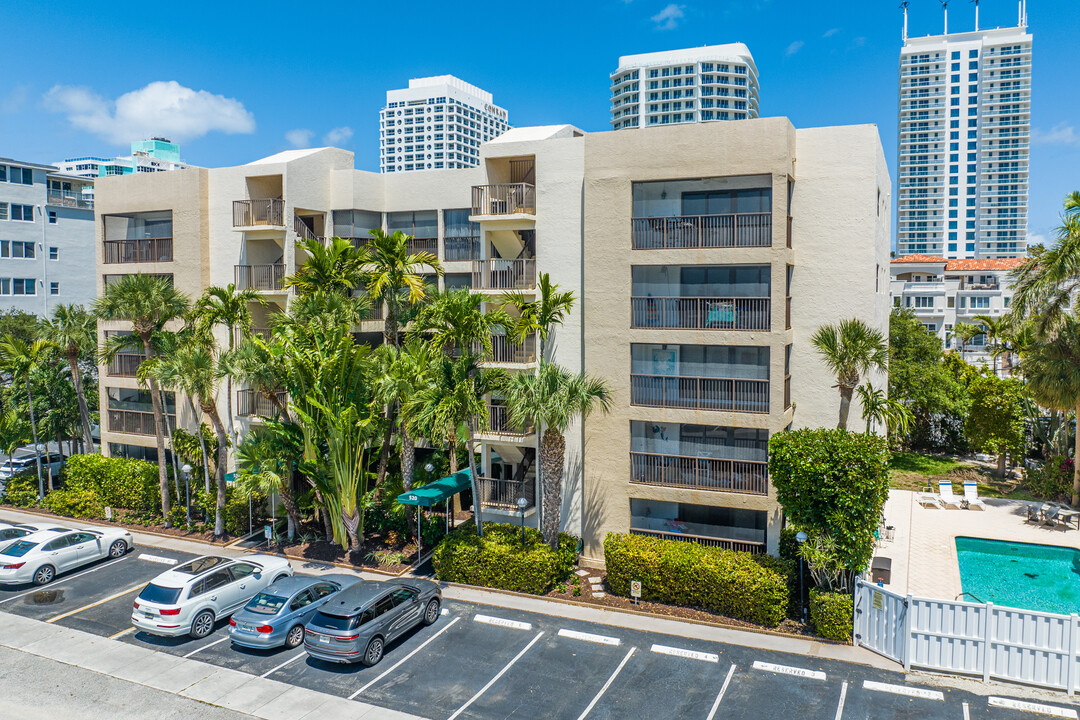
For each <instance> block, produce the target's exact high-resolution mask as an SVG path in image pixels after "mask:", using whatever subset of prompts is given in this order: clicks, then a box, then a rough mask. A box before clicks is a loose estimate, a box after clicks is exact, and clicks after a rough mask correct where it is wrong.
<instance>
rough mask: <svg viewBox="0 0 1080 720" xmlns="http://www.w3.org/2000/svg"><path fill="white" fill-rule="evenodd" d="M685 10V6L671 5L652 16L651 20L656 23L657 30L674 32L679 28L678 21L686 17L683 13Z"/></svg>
mask: <svg viewBox="0 0 1080 720" xmlns="http://www.w3.org/2000/svg"><path fill="white" fill-rule="evenodd" d="M685 9H686V6H685V5H676V4H675V3H671V4H670V5H668V6H667V7H665V8H664V9H663V10H661V11H660V12H658V13H656V14H655V15H653V16H652V18H651V19H652V21H653V22H654V23H656V29H657V30H674V29H675V28H677V27H679V21H680V20H682V19H683V18H684V17H686V14H685V13H684V12H683V10H685Z"/></svg>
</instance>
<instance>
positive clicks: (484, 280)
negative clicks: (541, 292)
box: [472, 258, 536, 290]
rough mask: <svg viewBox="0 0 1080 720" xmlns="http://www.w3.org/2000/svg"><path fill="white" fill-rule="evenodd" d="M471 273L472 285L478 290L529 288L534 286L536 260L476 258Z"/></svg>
mask: <svg viewBox="0 0 1080 720" xmlns="http://www.w3.org/2000/svg"><path fill="white" fill-rule="evenodd" d="M472 275H473V276H472V286H473V288H476V289H479V290H529V289H532V288H535V287H536V261H535V260H502V259H498V258H493V259H488V260H477V261H475V262H473V271H472Z"/></svg>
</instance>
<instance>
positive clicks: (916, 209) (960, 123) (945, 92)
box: [897, 0, 1031, 258]
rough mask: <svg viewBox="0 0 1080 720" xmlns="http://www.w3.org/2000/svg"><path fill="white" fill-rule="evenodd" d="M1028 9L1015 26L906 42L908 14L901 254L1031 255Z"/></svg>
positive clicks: (900, 146) (902, 53) (901, 156)
mask: <svg viewBox="0 0 1080 720" xmlns="http://www.w3.org/2000/svg"><path fill="white" fill-rule="evenodd" d="M1025 10H1026V9H1025V7H1024V3H1023V1H1022V0H1021V2H1020V4H1019V13H1018V15H1019V17H1018V24H1017V26H1016V27H1011V28H997V29H993V30H978V29H976V30H974V31H972V32H959V33H951V34H945V35H931V36H928V37H920V38H909V37H907V11H906V8H905V17H904V27H905V30H904V46H903V49H902V50H901V51H900V123H899V125H900V138H899V144H898V155H899V162H898V168H899V193H898V195H897V197H898V217H897V221H898V222H897V254H898V255H901V256H903V255H911V254H923V255H936V256H943V257H946V258H1007V257H1022V256H1024V255H1025V254H1026V252H1027V241H1026V237H1027V200H1028V141H1029V135H1030V129H1031V35H1030V34H1029V33H1028V32H1027V18H1026V11H1025ZM976 11H977V8H976ZM977 27H978V16H977V15H976V28H977Z"/></svg>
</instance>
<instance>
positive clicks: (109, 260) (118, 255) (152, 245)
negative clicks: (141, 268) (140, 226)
mask: <svg viewBox="0 0 1080 720" xmlns="http://www.w3.org/2000/svg"><path fill="white" fill-rule="evenodd" d="M101 244H102V249H103V253H102V254H103V256H104V257H103V261H104V262H105V263H106V264H107V265H113V264H116V263H156V262H172V259H173V241H172V238H143V239H140V240H105V241H103V242H102V243H101Z"/></svg>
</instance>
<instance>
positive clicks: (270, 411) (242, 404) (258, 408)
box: [236, 390, 288, 418]
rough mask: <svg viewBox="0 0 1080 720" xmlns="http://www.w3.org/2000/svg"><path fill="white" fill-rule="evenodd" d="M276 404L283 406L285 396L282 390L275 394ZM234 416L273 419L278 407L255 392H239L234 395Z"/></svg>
mask: <svg viewBox="0 0 1080 720" xmlns="http://www.w3.org/2000/svg"><path fill="white" fill-rule="evenodd" d="M275 395H276V396H277V399H278V402H280V403H281V404H282V405H284V404H285V403H286V402H287V397H288V396H287V395H286V393H285V391H284V390H279V391H278V392H277V393H275ZM236 414H237V415H239V416H240V417H261V418H275V417H277V415H278V406H277V405H275V404H274V403H273V402H271V400H270V398H268V397H266V396H265V395H263V394H262V393H260V392H257V391H255V390H240V391H238V392H237V393H236Z"/></svg>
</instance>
